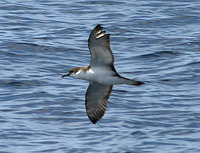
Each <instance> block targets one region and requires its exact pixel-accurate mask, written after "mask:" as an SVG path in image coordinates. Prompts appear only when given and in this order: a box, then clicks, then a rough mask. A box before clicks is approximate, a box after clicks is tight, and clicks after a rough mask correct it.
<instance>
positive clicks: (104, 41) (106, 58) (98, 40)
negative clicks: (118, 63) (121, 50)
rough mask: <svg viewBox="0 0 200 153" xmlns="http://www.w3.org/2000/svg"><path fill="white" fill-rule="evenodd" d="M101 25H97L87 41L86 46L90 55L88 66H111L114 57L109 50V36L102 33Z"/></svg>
mask: <svg viewBox="0 0 200 153" xmlns="http://www.w3.org/2000/svg"><path fill="white" fill-rule="evenodd" d="M102 30H103V28H102V27H101V25H99V24H98V25H97V26H96V27H95V28H94V29H93V30H92V32H91V34H90V37H89V39H88V46H89V49H90V53H91V62H90V66H91V67H93V66H98V65H101V66H112V65H113V63H114V56H113V53H112V51H111V49H110V34H105V33H106V32H105V31H102Z"/></svg>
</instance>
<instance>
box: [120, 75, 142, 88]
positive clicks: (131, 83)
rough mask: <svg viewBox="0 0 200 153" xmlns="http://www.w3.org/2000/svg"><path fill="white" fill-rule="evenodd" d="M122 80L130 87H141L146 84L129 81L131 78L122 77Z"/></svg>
mask: <svg viewBox="0 0 200 153" xmlns="http://www.w3.org/2000/svg"><path fill="white" fill-rule="evenodd" d="M120 78H123V80H124V83H125V84H129V85H135V86H139V85H142V84H145V83H144V82H141V81H136V80H132V79H129V78H125V77H123V76H120Z"/></svg>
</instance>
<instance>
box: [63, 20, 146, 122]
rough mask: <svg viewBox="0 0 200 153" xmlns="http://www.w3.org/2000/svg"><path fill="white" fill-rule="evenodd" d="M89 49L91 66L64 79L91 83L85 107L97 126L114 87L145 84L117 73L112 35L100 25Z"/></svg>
mask: <svg viewBox="0 0 200 153" xmlns="http://www.w3.org/2000/svg"><path fill="white" fill-rule="evenodd" d="M88 47H89V50H90V54H91V61H90V65H89V66H84V67H76V68H73V69H71V70H70V71H69V72H68V73H67V74H64V75H62V77H65V76H71V77H74V78H78V79H83V80H88V81H90V84H89V87H88V89H87V92H86V95H85V98H86V100H85V105H86V112H87V115H88V117H89V119H90V120H91V122H92V123H94V124H95V123H96V122H97V121H98V120H100V119H101V118H102V116H103V115H104V113H105V110H106V106H107V100H108V98H109V96H110V94H111V92H112V87H113V85H116V84H129V85H142V84H144V82H141V81H135V80H132V79H128V78H125V77H123V76H121V75H119V74H118V73H117V71H116V69H115V67H114V56H113V53H112V51H111V49H110V34H106V31H103V28H102V26H101V25H100V24H98V25H97V26H96V27H95V28H94V29H93V30H92V32H91V34H90V36H89V39H88Z"/></svg>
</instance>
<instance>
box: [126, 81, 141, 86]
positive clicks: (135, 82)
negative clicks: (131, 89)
mask: <svg viewBox="0 0 200 153" xmlns="http://www.w3.org/2000/svg"><path fill="white" fill-rule="evenodd" d="M130 81H131V82H130V83H128V84H129V85H135V86H139V85H142V84H145V83H144V82H141V81H135V80H130Z"/></svg>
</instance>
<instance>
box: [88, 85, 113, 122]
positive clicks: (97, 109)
mask: <svg viewBox="0 0 200 153" xmlns="http://www.w3.org/2000/svg"><path fill="white" fill-rule="evenodd" d="M112 87H113V86H112V85H104V84H99V83H96V82H90V84H89V87H88V89H87V92H86V95H85V106H86V112H87V115H88V117H89V119H90V120H91V122H92V123H94V124H95V123H96V122H97V121H98V120H100V119H101V118H102V116H103V115H104V113H105V110H106V106H107V100H108V98H109V96H110V94H111V92H112Z"/></svg>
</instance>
